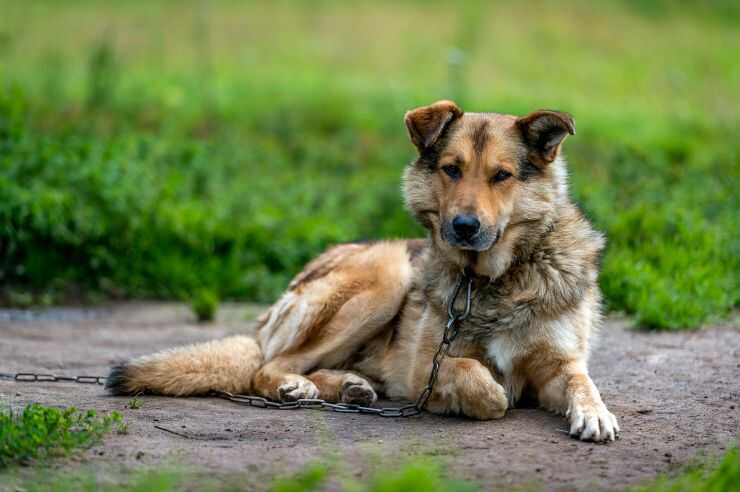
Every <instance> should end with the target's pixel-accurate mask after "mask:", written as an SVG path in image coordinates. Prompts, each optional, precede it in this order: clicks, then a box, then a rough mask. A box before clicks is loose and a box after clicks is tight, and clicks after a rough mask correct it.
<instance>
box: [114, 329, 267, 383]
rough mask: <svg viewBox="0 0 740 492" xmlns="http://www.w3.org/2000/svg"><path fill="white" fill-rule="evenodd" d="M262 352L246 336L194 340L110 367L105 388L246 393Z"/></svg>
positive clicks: (257, 367)
mask: <svg viewBox="0 0 740 492" xmlns="http://www.w3.org/2000/svg"><path fill="white" fill-rule="evenodd" d="M261 365H262V351H261V350H260V347H259V345H258V344H257V342H256V341H255V340H254V339H253V338H250V337H247V336H233V337H228V338H224V339H222V340H214V341H210V342H204V343H197V344H194V345H188V346H185V347H178V348H174V349H169V350H163V351H161V352H157V353H155V354H152V355H146V356H143V357H139V358H136V359H132V360H130V361H128V362H125V363H123V364H120V365H117V366H114V367H113V368H112V369H111V372H110V374H109V375H108V379H107V381H106V384H105V387H106V388H107V389H108V390H109V391H110V392H111V393H112V394H114V395H132V394H138V393H153V394H158V395H167V396H190V395H203V394H206V393H208V392H210V391H214V390H220V391H229V392H231V393H249V392H250V390H251V389H252V388H251V387H252V377H253V376H254V374H255V373H256V372H257V370H258V369H259V368H260V366H261Z"/></svg>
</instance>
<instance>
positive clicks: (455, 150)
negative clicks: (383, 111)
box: [405, 101, 575, 273]
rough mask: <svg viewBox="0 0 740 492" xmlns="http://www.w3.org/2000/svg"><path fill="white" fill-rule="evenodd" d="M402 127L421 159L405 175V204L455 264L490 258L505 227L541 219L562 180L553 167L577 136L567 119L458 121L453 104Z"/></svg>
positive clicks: (547, 115) (541, 114) (534, 116)
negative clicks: (566, 144)
mask: <svg viewBox="0 0 740 492" xmlns="http://www.w3.org/2000/svg"><path fill="white" fill-rule="evenodd" d="M405 121H406V127H407V129H408V133H409V137H410V138H411V141H412V142H413V144H414V145H415V146H416V148H417V150H418V152H419V157H418V159H416V160H415V161H414V162H413V163H412V164H411V165H410V166H409V168H408V169H407V170H406V174H405V198H406V204H407V206H408V208H409V209H410V210H411V212H412V213H413V214H414V216H415V217H416V218H417V219H418V220H419V221H420V222H421V224H423V225H424V226H425V227H426V228H428V229H429V230H430V231H431V232H432V237H433V239H434V241H435V243H436V244H437V245H438V246H439V248H440V249H442V250H443V252H445V253H447V254H448V256H450V257H451V259H453V260H454V261H456V262H457V263H459V264H464V263H466V262H467V263H470V262H471V261H472V262H476V263H477V262H479V261H480V257H485V256H486V255H489V256H490V255H491V254H493V253H492V250H494V249H500V248H496V245H497V244H498V243H502V242H503V240H504V237H505V236H506V234H507V230H508V228H509V227H510V226H512V225H515V224H516V225H518V224H524V223H527V222H533V221H537V220H538V219H540V218H541V217H540V215H542V214H545V213H547V208H548V204H549V205H550V206H552V205H553V203H552V198H553V197H552V195H555V194H557V193H558V190H557V188H558V187H559V186H560V183H559V182H558V181H559V180H562V176H560V174H562V172H559V171H557V170H554V169H552V168H553V167H554V164H553V163H554V161H556V159H557V157H558V155H559V153H560V147H561V144H562V142H563V140H564V139H565V137H566V136H568V135H572V134H574V133H575V126H574V122H573V119H572V118H571V116H570V115H568V114H567V113H561V112H558V111H544V110H543V111H536V112H534V113H531V114H529V115H527V116H523V117H515V116H508V115H501V114H496V113H464V112H463V111H462V110H461V109H460V108H459V107H458V106H457V105H456V104H455V103H453V102H451V101H439V102H436V103H434V104H432V105H431V106H424V107H421V108H417V109H414V110H412V111H409V112H408V113H406V116H405ZM479 273H485V272H479ZM488 273H493V272H488Z"/></svg>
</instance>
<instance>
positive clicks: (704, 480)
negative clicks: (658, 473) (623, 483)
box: [632, 447, 740, 492]
mask: <svg viewBox="0 0 740 492" xmlns="http://www.w3.org/2000/svg"><path fill="white" fill-rule="evenodd" d="M725 490H740V453H739V452H738V449H737V448H736V447H733V448H730V450H728V451H727V453H725V455H724V457H723V458H722V460H721V461H720V462H719V464H717V466H714V467H708V466H706V464H702V465H698V466H694V467H691V468H689V469H687V470H686V471H684V472H683V473H681V474H679V475H678V476H676V477H673V478H668V477H660V478H658V480H656V481H655V482H653V483H651V484H649V485H644V486H641V487H636V488H633V489H632V491H633V492H683V491H691V492H723V491H725Z"/></svg>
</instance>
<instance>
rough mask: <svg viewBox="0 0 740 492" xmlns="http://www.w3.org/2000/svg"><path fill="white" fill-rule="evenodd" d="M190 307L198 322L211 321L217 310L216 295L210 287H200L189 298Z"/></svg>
mask: <svg viewBox="0 0 740 492" xmlns="http://www.w3.org/2000/svg"><path fill="white" fill-rule="evenodd" d="M190 307H191V309H192V310H193V313H194V314H195V317H196V318H197V319H198V322H200V323H206V322H208V321H213V320H214V319H215V318H216V311H218V296H217V295H216V293H215V292H213V291H212V290H210V289H200V290H198V291H197V292H196V293H195V295H194V296H193V297H192V299H191V300H190Z"/></svg>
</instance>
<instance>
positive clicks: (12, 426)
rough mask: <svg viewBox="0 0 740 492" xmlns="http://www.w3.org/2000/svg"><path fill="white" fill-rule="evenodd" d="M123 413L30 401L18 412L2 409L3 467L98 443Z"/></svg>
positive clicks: (0, 442) (0, 452)
mask: <svg viewBox="0 0 740 492" xmlns="http://www.w3.org/2000/svg"><path fill="white" fill-rule="evenodd" d="M122 420H123V419H122V417H121V414H119V413H117V412H111V413H110V414H108V415H103V416H98V414H97V413H96V412H95V411H94V410H88V411H86V412H82V411H79V410H77V409H76V408H74V407H70V408H66V409H59V408H51V407H44V406H42V405H39V404H35V403H34V404H31V405H28V406H27V407H25V408H24V409H23V410H22V411H20V412H19V413H15V412H13V411H12V410H8V411H2V412H0V467H6V466H9V465H12V464H25V463H28V462H30V461H34V460H43V459H45V458H49V457H53V456H63V455H66V454H68V453H70V452H71V451H73V450H74V449H77V448H86V447H89V446H91V445H93V444H95V443H96V442H98V441H99V440H100V439H101V438H102V437H103V435H105V434H106V433H108V432H109V431H110V430H111V429H112V428H114V427H117V426H120V425H121V424H122V423H123V422H122Z"/></svg>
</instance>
